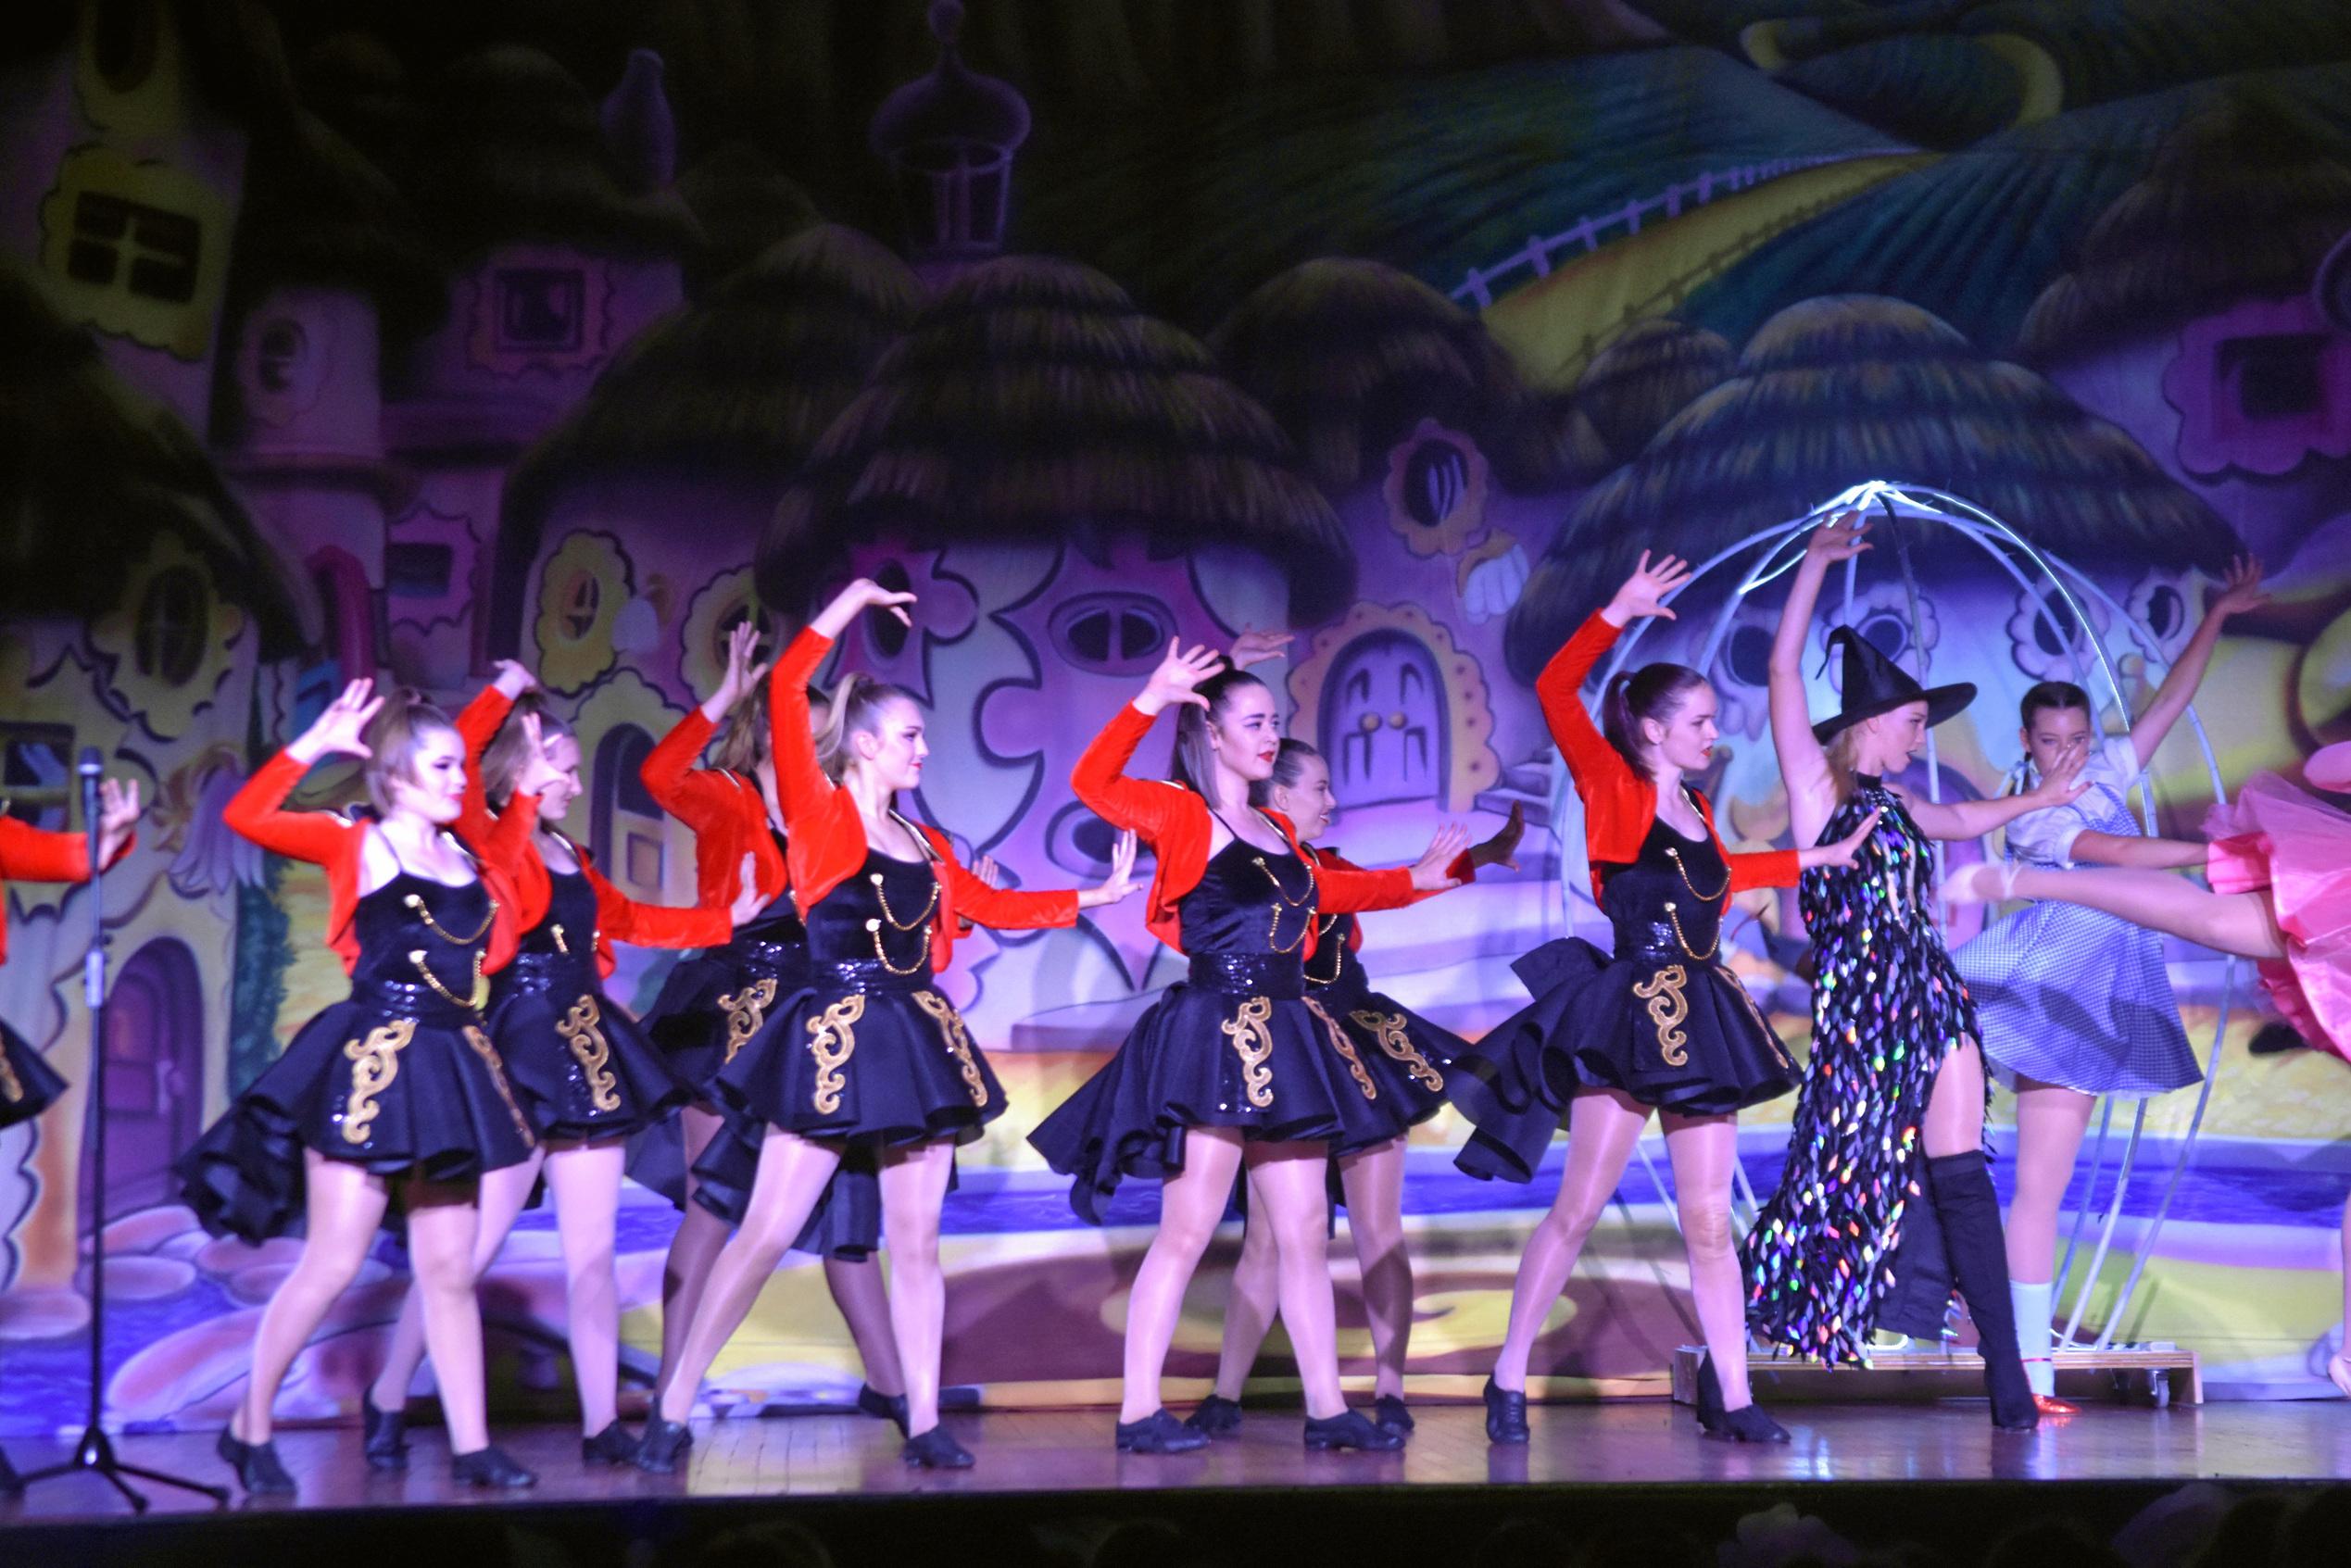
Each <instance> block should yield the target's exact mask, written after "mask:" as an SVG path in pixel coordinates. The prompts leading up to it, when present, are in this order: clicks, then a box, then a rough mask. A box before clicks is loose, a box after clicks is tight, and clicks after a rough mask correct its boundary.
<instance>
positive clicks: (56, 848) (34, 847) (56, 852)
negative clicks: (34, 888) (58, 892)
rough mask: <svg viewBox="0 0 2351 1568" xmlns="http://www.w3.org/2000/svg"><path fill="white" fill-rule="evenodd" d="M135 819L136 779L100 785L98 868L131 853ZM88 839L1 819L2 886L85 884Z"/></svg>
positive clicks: (88, 848)
mask: <svg viewBox="0 0 2351 1568" xmlns="http://www.w3.org/2000/svg"><path fill="white" fill-rule="evenodd" d="M138 821H139V781H138V780H136V779H129V780H119V779H102V780H100V781H99V783H98V864H99V865H100V866H102V867H104V866H110V865H113V864H114V863H115V862H116V861H117V860H119V859H122V857H123V856H124V855H126V854H128V853H129V852H130V849H131V838H132V828H134V827H135V826H137V824H138ZM89 880H90V840H89V836H88V835H87V834H81V833H72V832H66V833H53V832H50V831H48V830H46V829H44V828H36V827H31V826H28V825H27V824H25V823H23V822H19V821H17V819H16V818H14V817H0V882H87V881H89Z"/></svg>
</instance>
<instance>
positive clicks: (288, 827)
mask: <svg viewBox="0 0 2351 1568" xmlns="http://www.w3.org/2000/svg"><path fill="white" fill-rule="evenodd" d="M308 771H310V765H309V764H308V763H307V762H298V761H296V760H295V759H293V758H292V757H289V756H287V755H286V754H285V753H284V752H283V751H281V752H279V753H278V754H277V755H276V756H275V757H272V758H270V759H269V760H268V761H267V762H264V763H262V764H261V766H260V767H258V768H257V769H255V770H254V773H253V776H252V777H251V778H249V779H247V780H245V787H244V788H242V789H240V790H238V791H237V792H236V794H234V795H233V796H232V797H229V803H228V805H226V806H224V807H223V808H221V810H220V820H221V821H222V822H226V823H228V824H229V827H230V829H231V831H233V832H234V833H236V834H239V835H240V836H242V837H245V838H248V839H251V840H252V841H253V842H254V843H256V844H258V845H259V846H260V847H262V848H264V849H267V850H269V851H270V853H272V854H277V855H283V856H285V857H286V858H287V859H295V860H308V861H309V862H310V863H311V864H313V865H316V866H322V867H324V868H325V869H326V874H327V946H328V947H333V949H334V950H335V952H336V953H337V954H339V955H340V956H341V957H342V960H343V968H344V971H345V972H346V973H347V972H349V971H350V969H351V967H352V966H353V965H354V964H356V963H358V960H359V939H358V935H356V934H355V933H354V932H353V931H352V929H351V915H352V911H353V910H354V909H357V908H358V903H359V865H360V859H361V856H362V854H363V852H364V851H365V850H366V847H367V841H368V824H367V823H366V822H353V821H351V820H349V819H347V818H345V817H339V816H337V815H335V813H333V811H281V810H280V809H278V808H279V807H280V806H282V805H283V804H284V803H285V797H287V796H289V795H292V794H293V793H294V786H295V785H296V784H300V783H301V782H302V776H303V775H304V774H305V773H307V772H308ZM509 814H510V815H511V813H509ZM521 821H522V819H521V817H519V816H518V817H517V818H516V822H517V824H518V825H519V824H520V823H521ZM501 827H502V829H503V828H504V827H505V824H501ZM498 859H499V857H497V856H484V858H483V859H482V861H481V862H480V864H481V875H482V882H483V884H484V886H486V887H487V888H488V889H489V890H490V897H491V899H492V900H493V901H494V902H495V903H496V905H497V909H496V911H495V913H494V914H493V915H492V917H491V920H490V947H489V952H488V954H487V955H486V956H485V957H484V960H483V964H482V967H483V970H484V972H497V971H498V970H501V969H504V968H505V967H506V965H507V961H508V960H510V959H512V958H513V957H514V939H515V935H516V934H517V933H518V932H520V931H521V930H522V927H521V926H519V925H517V924H516V923H515V910H516V908H517V906H518V905H519V904H520V903H521V898H520V897H519V896H518V895H517V894H516V892H515V890H514V884H513V883H512V882H510V881H509V879H508V877H507V875H506V872H504V871H503V870H501V869H500V866H499V863H498Z"/></svg>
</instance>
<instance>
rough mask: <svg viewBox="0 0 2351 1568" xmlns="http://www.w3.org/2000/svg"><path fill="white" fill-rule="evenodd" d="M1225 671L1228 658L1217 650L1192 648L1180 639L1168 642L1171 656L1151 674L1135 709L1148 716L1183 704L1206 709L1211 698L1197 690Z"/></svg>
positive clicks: (1204, 646) (1198, 646)
mask: <svg viewBox="0 0 2351 1568" xmlns="http://www.w3.org/2000/svg"><path fill="white" fill-rule="evenodd" d="M1224 668H1225V656H1224V655H1223V654H1220V653H1218V652H1217V651H1216V650H1215V649H1214V648H1212V647H1210V646H1207V645H1206V644H1204V643H1201V644H1195V645H1193V646H1191V647H1190V648H1186V647H1185V646H1184V644H1183V639H1181V638H1176V639H1175V640H1173V641H1171V642H1169V643H1168V645H1167V657H1166V658H1165V659H1162V660H1160V663H1159V668H1158V669H1156V670H1154V671H1151V678H1150V680H1149V681H1146V682H1145V683H1143V695H1142V696H1138V697H1137V698H1136V699H1135V707H1136V709H1138V711H1140V712H1144V713H1157V712H1159V711H1160V710H1161V709H1164V708H1168V707H1171V706H1175V705H1179V704H1183V703H1189V704H1191V705H1192V706H1193V707H1195V708H1206V707H1207V706H1208V699H1207V698H1206V697H1204V696H1201V695H1200V693H1199V692H1198V691H1197V690H1195V689H1194V688H1195V687H1197V686H1198V685H1199V684H1201V682H1202V681H1205V680H1207V679H1208V678H1209V677H1210V676H1212V675H1214V674H1216V673H1218V672H1220V671H1223V669H1224Z"/></svg>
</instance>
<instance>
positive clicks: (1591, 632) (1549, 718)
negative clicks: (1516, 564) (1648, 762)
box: [1535, 550, 1694, 800]
mask: <svg viewBox="0 0 2351 1568" xmlns="http://www.w3.org/2000/svg"><path fill="white" fill-rule="evenodd" d="M1692 575H1694V574H1693V573H1692V572H1691V569H1690V564H1689V562H1687V561H1684V560H1682V559H1681V558H1679V557H1678V556H1663V557H1660V558H1658V560H1657V562H1656V564H1655V565H1651V564H1650V560H1649V552H1648V551H1647V550H1643V551H1641V564H1640V565H1639V566H1637V567H1635V568H1634V569H1633V574H1632V575H1631V576H1630V577H1628V578H1627V579H1626V580H1625V583H1624V585H1623V586H1622V587H1620V588H1618V589H1617V590H1616V596H1615V597H1613V598H1611V599H1610V600H1609V601H1608V603H1607V604H1606V605H1604V606H1603V607H1602V608H1600V609H1599V610H1597V611H1596V612H1594V613H1593V615H1592V617H1591V618H1590V620H1588V621H1585V622H1584V623H1583V624H1582V625H1581V626H1579V627H1578V628H1577V629H1576V634H1575V635H1574V636H1572V637H1570V638H1568V639H1567V641H1566V643H1565V645H1563V646H1561V648H1560V650H1559V651H1558V652H1557V653H1555V654H1553V655H1552V657H1551V662H1550V663H1549V664H1546V665H1545V666H1543V672H1542V673H1541V674H1540V675H1538V676H1537V677H1536V678H1535V700H1536V701H1537V702H1538V703H1540V705H1541V707H1542V710H1543V722H1544V723H1545V724H1546V725H1547V726H1549V728H1550V730H1551V738H1552V739H1553V741H1555V742H1556V743H1557V744H1558V746H1559V755H1560V756H1561V757H1562V758H1563V759H1565V761H1566V763H1567V773H1568V776H1569V777H1570V778H1572V779H1574V780H1575V782H1576V793H1577V794H1578V795H1580V796H1582V797H1584V798H1585V799H1586V800H1590V799H1592V798H1593V797H1594V794H1595V792H1596V791H1600V790H1618V789H1622V788H1624V787H1625V786H1626V785H1628V784H1632V783H1633V782H1634V779H1633V771H1632V766H1631V764H1630V763H1628V762H1627V761H1626V760H1625V759H1624V758H1623V757H1622V756H1621V755H1619V754H1618V752H1617V750H1616V747H1615V746H1611V745H1609V744H1608V739H1607V737H1606V736H1605V735H1603V734H1601V733H1600V728H1599V726H1598V725H1596V724H1594V723H1593V722H1592V721H1591V715H1590V713H1589V712H1587V711H1586V710H1585V709H1584V699H1583V686H1584V679H1585V677H1586V676H1588V675H1590V673H1591V671H1592V666H1594V665H1596V664H1598V663H1599V662H1600V659H1601V656H1602V655H1603V654H1604V653H1606V652H1607V651H1608V650H1609V648H1610V647H1612V646H1615V644H1616V634H1617V633H1619V632H1622V631H1623V630H1624V629H1625V628H1626V627H1627V626H1628V625H1630V624H1631V623H1632V622H1633V621H1638V620H1640V619H1641V618H1642V617H1643V616H1651V615H1653V616H1656V617H1657V618H1658V619H1659V620H1662V621H1671V620H1672V619H1674V612H1673V611H1672V610H1670V609H1667V608H1666V600H1667V599H1669V598H1671V597H1672V596H1674V595H1676V594H1678V593H1679V592H1680V591H1681V590H1682V589H1683V588H1684V587H1685V586H1687V585H1688V584H1689V582H1690V580H1691V576H1692Z"/></svg>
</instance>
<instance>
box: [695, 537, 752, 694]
mask: <svg viewBox="0 0 2351 1568" xmlns="http://www.w3.org/2000/svg"><path fill="white" fill-rule="evenodd" d="M764 615H765V611H764V610H763V609H762V608H761V605H760V593H759V589H758V588H757V587H756V586H755V585H754V584H753V583H752V571H751V569H750V568H749V567H748V566H741V567H736V568H735V570H734V571H722V572H720V573H719V574H718V575H717V576H716V577H713V578H711V579H710V581H709V582H708V583H704V584H703V585H702V586H701V588H700V589H699V590H698V592H697V593H696V594H695V596H694V597H693V598H692V599H691V600H689V601H688V602H687V604H686V607H685V624H684V625H683V626H682V627H680V628H679V631H678V637H679V640H680V646H679V650H678V661H677V664H678V673H679V674H680V675H681V676H682V677H683V678H684V679H685V689H686V690H687V691H688V692H690V693H692V694H694V695H695V696H707V695H708V694H709V693H711V692H714V691H716V690H718V685H719V683H720V682H721V681H723V680H724V679H725V678H726V639H727V638H728V637H729V636H730V635H732V634H733V633H734V631H735V627H736V626H738V625H740V624H742V622H743V621H745V620H746V619H750V620H761V619H763V618H764ZM770 651H771V652H772V651H773V650H770Z"/></svg>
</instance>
